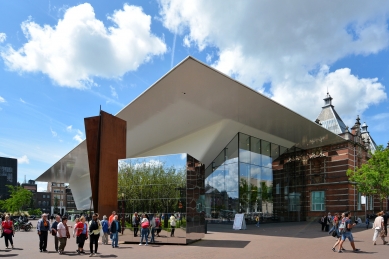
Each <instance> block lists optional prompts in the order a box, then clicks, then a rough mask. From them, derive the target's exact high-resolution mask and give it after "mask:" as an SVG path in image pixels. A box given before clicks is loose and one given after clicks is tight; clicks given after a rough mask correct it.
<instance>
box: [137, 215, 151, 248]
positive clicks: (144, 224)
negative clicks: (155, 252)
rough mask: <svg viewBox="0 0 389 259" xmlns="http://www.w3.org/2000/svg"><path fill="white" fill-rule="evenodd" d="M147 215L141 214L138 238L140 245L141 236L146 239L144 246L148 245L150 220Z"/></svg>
mask: <svg viewBox="0 0 389 259" xmlns="http://www.w3.org/2000/svg"><path fill="white" fill-rule="evenodd" d="M147 217H148V216H147V215H146V214H143V218H142V220H141V222H140V226H141V238H140V243H139V245H140V246H141V245H142V242H143V238H145V241H146V244H145V246H148V245H149V243H148V242H149V241H148V238H149V227H150V221H149V220H148V219H147Z"/></svg>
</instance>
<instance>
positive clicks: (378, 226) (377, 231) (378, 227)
mask: <svg viewBox="0 0 389 259" xmlns="http://www.w3.org/2000/svg"><path fill="white" fill-rule="evenodd" d="M383 215H384V212H383V211H380V212H378V213H377V217H376V218H375V220H374V223H373V230H374V235H373V244H374V245H376V244H377V243H376V240H377V237H378V236H380V237H381V239H382V242H383V244H384V245H386V244H387V243H388V242H387V241H385V227H384V217H383Z"/></svg>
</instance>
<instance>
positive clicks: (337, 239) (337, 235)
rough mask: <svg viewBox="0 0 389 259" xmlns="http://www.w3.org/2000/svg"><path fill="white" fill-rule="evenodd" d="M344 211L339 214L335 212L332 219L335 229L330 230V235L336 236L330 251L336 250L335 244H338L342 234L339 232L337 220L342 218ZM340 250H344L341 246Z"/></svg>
mask: <svg viewBox="0 0 389 259" xmlns="http://www.w3.org/2000/svg"><path fill="white" fill-rule="evenodd" d="M344 217H345V216H344V213H342V215H341V216H339V214H338V213H335V216H334V219H333V220H332V224H333V225H334V226H335V229H333V230H332V236H333V237H335V238H336V242H335V244H334V245H333V246H332V251H334V252H336V249H335V248H336V246H337V245H339V243H340V241H341V238H342V235H341V234H340V233H339V222H340V221H341V220H342V218H344ZM341 250H345V249H344V248H343V247H341Z"/></svg>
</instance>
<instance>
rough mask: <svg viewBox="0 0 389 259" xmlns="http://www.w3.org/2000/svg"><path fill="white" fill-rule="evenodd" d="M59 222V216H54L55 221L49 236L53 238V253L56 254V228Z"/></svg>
mask: <svg viewBox="0 0 389 259" xmlns="http://www.w3.org/2000/svg"><path fill="white" fill-rule="evenodd" d="M60 222H61V217H60V216H59V215H56V216H55V221H54V223H53V224H52V225H51V235H52V236H54V247H55V251H56V252H58V242H59V240H58V236H57V227H58V224H59V223H60Z"/></svg>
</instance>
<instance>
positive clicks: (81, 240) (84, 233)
mask: <svg viewBox="0 0 389 259" xmlns="http://www.w3.org/2000/svg"><path fill="white" fill-rule="evenodd" d="M74 229H75V232H76V236H77V237H76V243H77V245H78V249H77V250H76V252H77V254H80V253H82V254H85V251H84V244H85V240H87V239H88V225H87V224H86V222H85V217H84V216H81V218H80V219H79V221H78V223H77V224H76V225H75V227H74Z"/></svg>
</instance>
